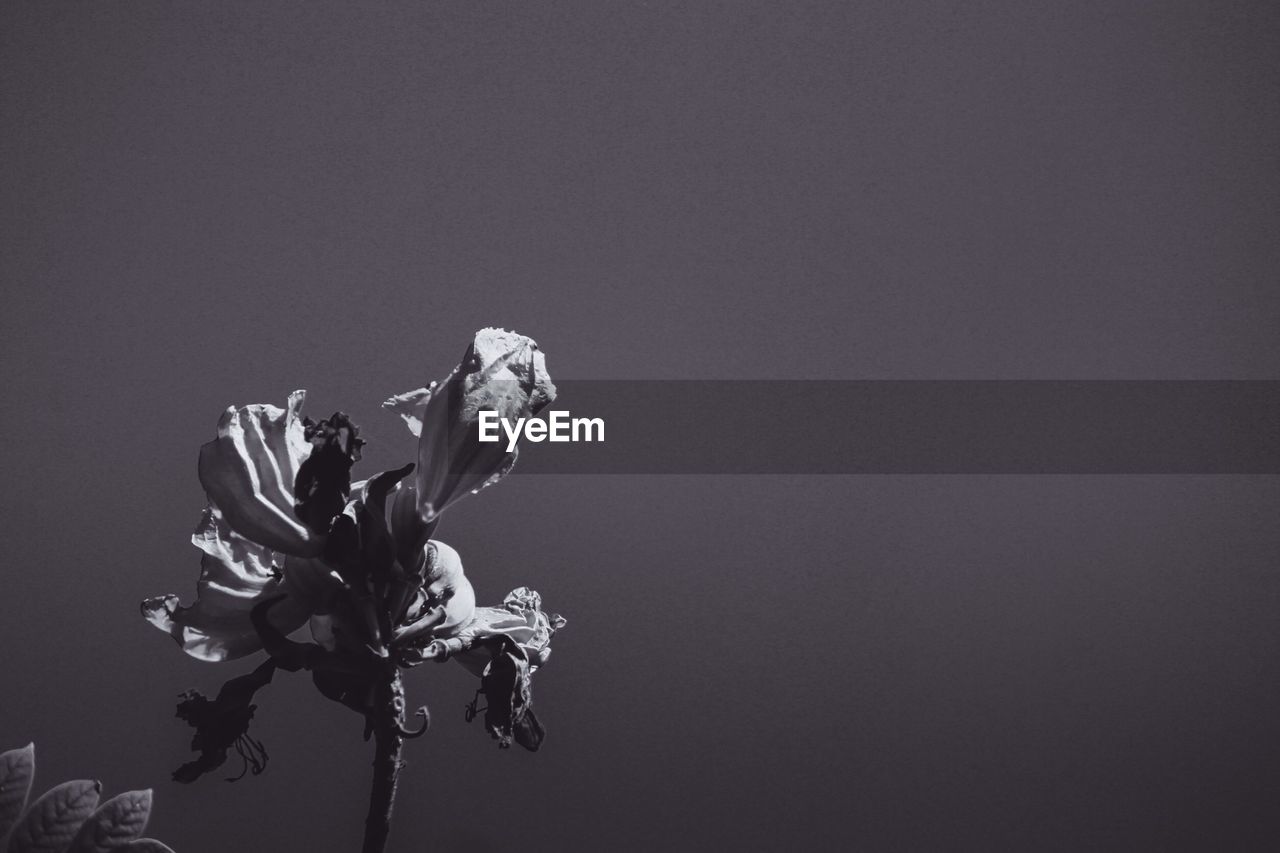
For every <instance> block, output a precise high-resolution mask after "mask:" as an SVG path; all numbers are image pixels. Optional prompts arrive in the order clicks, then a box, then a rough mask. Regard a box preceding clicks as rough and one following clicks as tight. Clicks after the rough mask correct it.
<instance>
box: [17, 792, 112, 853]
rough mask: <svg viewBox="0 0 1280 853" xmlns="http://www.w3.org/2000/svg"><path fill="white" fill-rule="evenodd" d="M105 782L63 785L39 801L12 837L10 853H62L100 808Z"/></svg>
mask: <svg viewBox="0 0 1280 853" xmlns="http://www.w3.org/2000/svg"><path fill="white" fill-rule="evenodd" d="M101 791H102V783H100V782H91V781H89V780H88V779H78V780H76V781H74V782H63V783H62V784H61V785H58V786H57V787H55V788H51V789H49V790H48V791H46V792H45V793H44V794H43V795H42V796H41V797H40V799H38V800H36V801H35V803H34V804H33V805H32V806H31V808H29V809H27V813H26V814H24V815H23V816H22V820H21V821H19V822H18V825H17V826H15V827H14V828H13V834H12V835H10V836H9V853H62V851H64V850H66V849H67V845H69V844H70V843H71V839H73V838H75V837H76V832H77V830H79V829H80V824H82V823H84V822H85V820H86V819H87V818H88V817H89V816H90V815H91V814H93V810H94V809H96V808H97V807H98V795H99V794H100V793H101Z"/></svg>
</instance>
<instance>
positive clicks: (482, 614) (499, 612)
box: [415, 586, 565, 675]
mask: <svg viewBox="0 0 1280 853" xmlns="http://www.w3.org/2000/svg"><path fill="white" fill-rule="evenodd" d="M564 625H565V619H564V617H562V616H560V615H559V614H557V613H546V612H544V611H543V610H542V597H541V596H540V595H538V593H537V592H535V591H533V590H531V589H529V588H528V587H523V586H522V587H520V588H518V589H514V590H512V591H511V592H509V593H507V597H506V599H504V601H503V604H502V606H501V607H477V608H476V609H475V613H474V615H473V616H472V618H471V620H470V621H468V622H467V623H466V624H464V625H462V626H461V627H459V628H457V629H456V630H454V631H452V632H451V633H450V634H436V635H434V637H433V639H432V641H431V642H430V643H429V644H427V645H426V646H425V647H424V648H423V649H422V650H421V652H420V653H419V654H418V655H416V656H415V657H416V658H417V659H420V660H445V659H446V658H450V657H452V658H453V659H454V660H456V661H457V662H458V663H460V664H462V666H463V667H465V668H466V669H467V670H469V671H470V672H471V673H472V674H473V675H482V674H483V673H484V670H485V668H486V667H487V666H488V665H489V662H490V660H491V659H492V654H491V652H490V651H489V650H487V649H485V648H483V646H484V644H485V643H486V641H489V640H493V639H494V638H497V637H500V636H501V637H506V638H508V639H510V640H511V641H512V642H514V643H515V644H516V645H517V646H519V647H520V649H521V650H522V651H523V652H524V655H525V657H526V658H527V659H528V661H529V672H530V673H533V672H535V671H537V669H538V667H540V666H542V665H543V664H545V663H546V662H547V659H548V658H550V657H551V638H552V637H553V636H554V635H555V633H556V631H558V630H559V629H561V628H563V627H564Z"/></svg>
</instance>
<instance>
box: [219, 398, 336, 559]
mask: <svg viewBox="0 0 1280 853" xmlns="http://www.w3.org/2000/svg"><path fill="white" fill-rule="evenodd" d="M305 399H306V392H305V391H295V392H293V393H292V394H290V395H289V405H288V408H287V409H279V408H276V407H275V406H269V405H253V406H245V407H244V408H241V409H236V408H234V407H233V408H229V409H227V411H226V412H224V413H223V415H222V419H221V420H220V421H219V422H218V437H217V438H216V439H214V440H213V441H211V442H209V443H208V444H206V445H204V446H203V447H201V448H200V466H199V472H200V482H201V484H202V485H203V486H204V488H205V491H206V492H207V493H208V494H209V497H210V499H212V500H213V502H214V503H216V504H217V505H218V507H219V508H220V509H221V510H222V512H223V514H224V515H225V516H226V518H227V520H228V521H229V522H230V524H231V526H232V527H233V528H235V530H236V532H238V533H239V534H241V535H242V536H244V537H245V538H247V539H250V540H252V541H254V542H258V543H260V544H262V545H265V546H267V547H268V548H273V549H275V550H277V551H283V552H284V553H286V554H293V555H296V556H299V557H314V556H317V555H318V554H319V553H320V550H321V547H322V543H321V541H320V539H319V537H317V536H316V535H315V534H313V533H312V532H311V531H310V530H308V529H307V527H306V526H305V525H304V524H302V522H300V521H299V520H298V518H297V516H296V515H295V514H294V481H295V480H296V478H297V476H298V469H299V468H300V467H301V465H302V463H303V462H304V461H305V460H306V458H307V456H308V455H309V454H310V453H311V445H310V444H309V443H308V442H307V440H306V438H305V437H304V434H303V426H302V421H301V420H300V419H299V417H298V412H299V410H300V409H301V408H302V403H303V401H304V400H305Z"/></svg>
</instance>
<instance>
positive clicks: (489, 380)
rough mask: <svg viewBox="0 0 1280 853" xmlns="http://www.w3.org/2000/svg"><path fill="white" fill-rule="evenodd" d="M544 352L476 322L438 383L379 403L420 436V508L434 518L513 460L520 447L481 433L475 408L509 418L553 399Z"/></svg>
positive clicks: (425, 517)
mask: <svg viewBox="0 0 1280 853" xmlns="http://www.w3.org/2000/svg"><path fill="white" fill-rule="evenodd" d="M555 395H556V388H555V385H553V384H552V382H551V377H550V375H549V374H548V373H547V367H546V359H545V357H544V356H543V354H542V352H541V351H539V349H538V345H537V344H536V343H535V342H534V341H533V340H532V339H531V338H527V337H525V336H523V335H519V334H516V333H515V332H507V331H504V330H502V329H492V328H490V329H481V330H480V331H479V332H477V333H476V336H475V339H474V341H473V342H472V344H471V346H470V347H469V348H468V349H467V352H466V354H465V355H464V356H463V359H462V362H461V363H460V364H459V365H458V366H457V367H456V368H455V369H454V370H453V372H452V373H450V374H449V376H448V377H447V378H445V380H444V381H443V382H438V383H432V385H431V386H430V387H429V388H420V389H418V390H416V391H410V392H408V393H407V394H400V395H398V396H395V397H392V398H391V399H390V400H387V401H386V402H385V403H383V406H384V407H385V408H388V409H391V410H392V411H394V412H396V413H398V414H399V415H400V416H401V417H403V418H404V420H405V422H406V423H407V424H408V425H409V429H410V431H412V432H413V433H414V434H415V435H417V436H419V439H418V468H417V472H416V477H415V485H416V491H417V499H418V506H417V510H418V514H419V516H420V517H421V518H422V519H423V521H425V522H431V521H434V520H435V519H436V517H438V516H439V515H440V513H442V512H443V511H444V510H445V509H446V508H447V507H448V506H449V505H451V504H452V503H454V502H455V501H457V500H459V499H461V498H462V497H464V496H465V495H468V494H471V493H472V492H475V491H479V490H480V489H482V488H484V487H485V486H488V485H492V484H493V483H496V482H497V481H499V480H501V479H502V478H503V477H505V476H506V475H507V473H508V472H510V470H511V468H512V466H514V465H515V462H516V455H517V452H518V448H517V449H516V450H512V451H510V452H508V451H507V449H506V446H507V444H506V441H497V442H482V441H480V440H479V413H480V412H481V411H493V412H497V413H498V415H499V416H501V417H503V418H506V419H507V420H509V421H512V422H514V421H515V420H516V419H518V418H524V417H529V416H531V415H534V414H536V413H538V412H539V411H541V410H542V409H543V408H544V407H546V406H547V405H548V404H549V403H550V402H551V401H552V400H554V399H555Z"/></svg>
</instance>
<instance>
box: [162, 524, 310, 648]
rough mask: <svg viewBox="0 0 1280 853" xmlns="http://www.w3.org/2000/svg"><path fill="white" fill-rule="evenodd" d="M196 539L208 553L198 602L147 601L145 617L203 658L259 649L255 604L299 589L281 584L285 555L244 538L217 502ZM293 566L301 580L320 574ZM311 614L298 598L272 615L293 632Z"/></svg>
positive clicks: (202, 566) (304, 564)
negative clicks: (186, 604) (253, 616)
mask: <svg viewBox="0 0 1280 853" xmlns="http://www.w3.org/2000/svg"><path fill="white" fill-rule="evenodd" d="M191 541H192V544H194V545H195V546H196V547H197V548H199V549H200V550H201V551H202V552H203V554H202V555H201V558H200V582H199V583H198V584H197V586H196V590H197V596H196V601H195V603H194V604H192V605H191V606H189V607H182V606H180V605H179V600H178V596H176V595H172V594H170V595H162V596H156V597H154V598H149V599H147V600H146V601H144V602H143V603H142V615H143V616H144V617H145V618H146V619H147V621H149V622H150V623H151V624H153V625H155V626H156V627H157V628H159V629H160V630H162V631H165V632H166V633H168V634H170V635H171V636H172V637H173V638H174V640H176V641H177V643H178V645H180V646H181V647H182V650H183V651H185V652H186V653H187V654H189V655H191V656H192V657H194V658H198V659H200V660H207V661H221V660H230V659H232V658H238V657H243V656H244V655H247V654H252V653H253V652H256V651H259V650H260V649H261V648H262V642H261V640H260V639H259V637H258V632H257V631H256V630H255V629H254V627H253V621H252V619H251V616H250V614H251V612H252V610H253V607H254V605H255V604H257V603H258V602H259V601H262V600H263V599H266V598H272V597H274V596H278V595H281V594H282V593H286V592H289V591H292V590H294V589H297V587H296V586H290V585H289V584H286V583H285V582H284V581H283V580H282V578H281V574H280V571H279V569H278V568H277V560H279V558H280V555H278V554H276V553H275V552H273V551H271V550H269V549H267V548H264V547H262V546H261V545H258V544H257V543H255V542H250V541H249V540H248V539H245V538H244V537H243V536H240V535H239V534H238V533H236V532H235V531H234V530H232V529H231V527H230V525H228V524H227V521H226V519H225V518H224V517H223V516H222V514H221V512H219V510H218V507H216V506H214V505H212V504H210V505H209V506H208V507H207V508H206V509H205V511H204V515H203V516H202V517H201V519H200V524H199V525H198V526H197V527H196V531H195V533H194V534H193V535H192V537H191ZM289 565H290V567H291V570H292V569H293V567H294V566H295V565H296V566H297V571H296V572H294V573H295V574H296V575H297V576H298V578H299V579H301V578H303V577H304V576H307V575H308V574H309V573H311V572H314V571H315V570H316V569H315V567H314V565H313V564H312V563H311V562H310V561H298V562H297V563H290V564H289ZM304 570H306V571H304ZM309 614H310V608H309V606H308V604H307V601H306V599H305V597H304V596H303V595H300V594H294V595H289V596H288V597H287V598H286V600H285V602H283V603H282V604H281V606H279V607H276V608H275V609H274V610H273V611H272V613H271V620H272V623H273V624H274V625H276V627H278V628H279V630H280V631H281V632H283V633H289V632H291V631H294V630H296V629H297V628H298V627H299V626H301V625H302V624H303V623H304V622H306V620H307V617H308V615H309Z"/></svg>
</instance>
